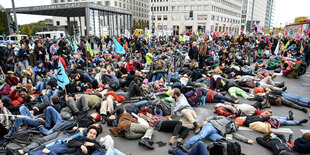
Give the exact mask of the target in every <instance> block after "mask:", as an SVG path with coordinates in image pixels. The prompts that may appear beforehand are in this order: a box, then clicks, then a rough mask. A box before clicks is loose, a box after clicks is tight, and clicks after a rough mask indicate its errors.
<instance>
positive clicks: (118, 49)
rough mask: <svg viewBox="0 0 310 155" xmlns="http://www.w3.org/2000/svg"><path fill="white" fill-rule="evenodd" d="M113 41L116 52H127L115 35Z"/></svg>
mask: <svg viewBox="0 0 310 155" xmlns="http://www.w3.org/2000/svg"><path fill="white" fill-rule="evenodd" d="M113 42H114V50H115V52H117V53H119V54H125V50H124V48H123V47H122V46H121V45H120V44H119V43H118V42H117V41H116V39H115V38H114V37H113Z"/></svg>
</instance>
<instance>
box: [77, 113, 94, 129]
mask: <svg viewBox="0 0 310 155" xmlns="http://www.w3.org/2000/svg"><path fill="white" fill-rule="evenodd" d="M76 121H77V123H78V126H79V127H83V128H87V127H89V126H90V125H92V124H94V123H95V121H94V119H93V118H92V117H91V116H86V115H85V114H82V115H79V116H78V117H77V118H76Z"/></svg>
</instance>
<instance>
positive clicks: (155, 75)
mask: <svg viewBox="0 0 310 155" xmlns="http://www.w3.org/2000/svg"><path fill="white" fill-rule="evenodd" d="M163 76H164V74H163V73H155V74H153V78H152V81H156V80H160V79H161V78H162V77H163Z"/></svg>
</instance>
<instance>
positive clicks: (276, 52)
mask: <svg viewBox="0 0 310 155" xmlns="http://www.w3.org/2000/svg"><path fill="white" fill-rule="evenodd" d="M279 46H280V40H279V41H278V44H277V47H276V49H275V50H274V53H275V54H276V55H278V53H279Z"/></svg>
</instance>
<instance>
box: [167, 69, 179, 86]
mask: <svg viewBox="0 0 310 155" xmlns="http://www.w3.org/2000/svg"><path fill="white" fill-rule="evenodd" d="M171 78H172V73H171V72H169V73H168V84H170V82H171ZM173 78H174V79H179V72H174V77H173Z"/></svg>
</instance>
